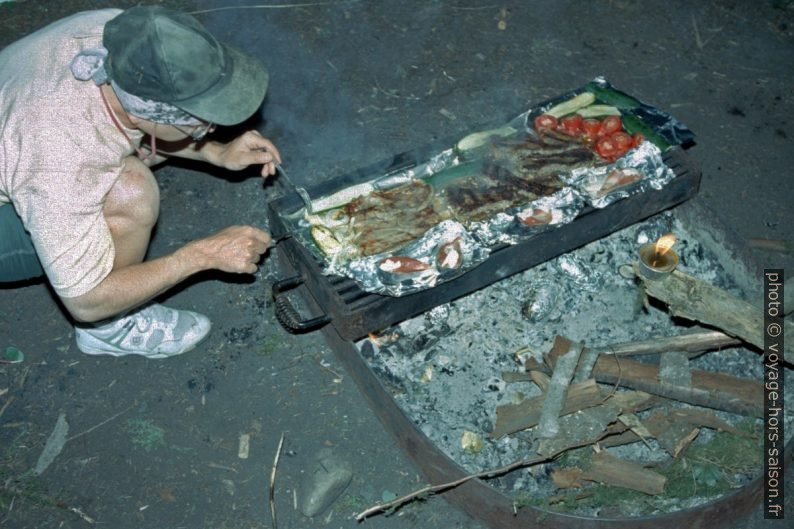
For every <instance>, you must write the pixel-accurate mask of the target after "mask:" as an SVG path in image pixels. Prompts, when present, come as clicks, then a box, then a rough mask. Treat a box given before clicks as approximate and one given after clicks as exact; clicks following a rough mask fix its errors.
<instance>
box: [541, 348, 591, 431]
mask: <svg viewBox="0 0 794 529" xmlns="http://www.w3.org/2000/svg"><path fill="white" fill-rule="evenodd" d="M582 349H583V347H582V344H578V343H574V344H571V347H570V348H569V349H568V352H567V353H565V354H563V355H562V356H560V357H559V358H558V359H557V363H556V364H555V366H554V372H553V373H552V375H551V382H549V389H548V391H546V398H545V400H544V401H543V409H542V410H541V411H540V420H539V421H538V428H537V431H536V432H535V435H536V437H540V438H543V439H549V438H552V437H554V436H556V435H557V434H558V433H559V431H560V424H559V420H558V419H559V418H560V412H561V411H562V408H563V406H565V396H566V395H567V394H568V387H569V385H570V384H571V378H572V377H573V374H574V371H575V370H576V366H577V364H578V363H579V355H580V354H581V352H582Z"/></svg>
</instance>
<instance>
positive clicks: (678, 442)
mask: <svg viewBox="0 0 794 529" xmlns="http://www.w3.org/2000/svg"><path fill="white" fill-rule="evenodd" d="M643 424H644V425H645V428H646V429H647V430H648V431H649V432H651V435H652V436H653V437H654V439H656V441H657V442H658V443H659V445H660V446H661V447H662V448H664V450H665V451H666V452H667V453H668V454H670V455H671V456H673V457H678V456H679V455H680V454H681V452H682V451H683V450H684V449H685V448H686V447H687V446H689V443H691V442H692V440H693V439H694V438H695V437H697V435H698V433H699V432H700V428H698V427H697V426H695V427H693V426H692V424H690V423H689V422H688V421H683V420H676V418H675V417H673V416H672V415H669V414H654V415H652V416H651V417H650V418H649V419H648V420H646V421H644V422H643Z"/></svg>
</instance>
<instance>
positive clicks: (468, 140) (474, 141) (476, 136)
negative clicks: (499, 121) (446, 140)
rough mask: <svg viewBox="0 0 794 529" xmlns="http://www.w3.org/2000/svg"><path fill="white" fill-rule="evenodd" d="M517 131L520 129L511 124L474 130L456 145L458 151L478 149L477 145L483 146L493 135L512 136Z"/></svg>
mask: <svg viewBox="0 0 794 529" xmlns="http://www.w3.org/2000/svg"><path fill="white" fill-rule="evenodd" d="M516 132H518V131H517V130H516V129H514V128H513V127H511V126H510V125H504V126H503V127H499V128H498V129H490V130H483V131H480V132H473V133H471V134H469V135H468V136H465V137H464V138H462V139H461V140H460V141H459V142H458V143H457V144H456V145H455V147H456V148H457V149H458V151H470V150H472V149H476V148H477V147H481V146H483V145H485V143H486V142H487V141H488V140H489V139H490V138H492V137H493V136H500V137H503V138H504V137H507V136H512V135H513V134H515V133H516Z"/></svg>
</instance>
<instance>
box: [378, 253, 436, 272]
mask: <svg viewBox="0 0 794 529" xmlns="http://www.w3.org/2000/svg"><path fill="white" fill-rule="evenodd" d="M378 268H380V269H381V270H383V271H384V272H391V273H396V274H409V273H411V272H421V271H423V270H427V269H428V268H430V266H429V265H427V264H426V263H423V262H422V261H420V260H419V259H414V258H413V257H406V256H402V255H397V256H392V257H387V258H385V259H383V260H382V261H381V262H380V263H378Z"/></svg>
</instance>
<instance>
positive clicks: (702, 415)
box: [650, 408, 753, 438]
mask: <svg viewBox="0 0 794 529" xmlns="http://www.w3.org/2000/svg"><path fill="white" fill-rule="evenodd" d="M654 415H656V414H654ZM654 415H652V416H651V417H650V419H653V416H654ZM668 415H669V416H670V417H673V418H674V419H675V420H679V421H683V422H686V423H688V424H690V425H692V426H698V427H705V428H710V429H712V430H717V431H720V432H728V433H732V434H734V435H738V436H739V437H747V438H752V437H753V436H752V435H750V434H749V433H747V432H745V431H742V430H739V429H738V428H734V427H733V426H731V425H730V424H728V423H727V422H725V421H723V420H722V419H720V418H719V417H717V416H716V415H714V414H713V413H712V412H710V411H708V410H698V409H695V408H676V409H674V410H671V411H670V412H669V413H668Z"/></svg>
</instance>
